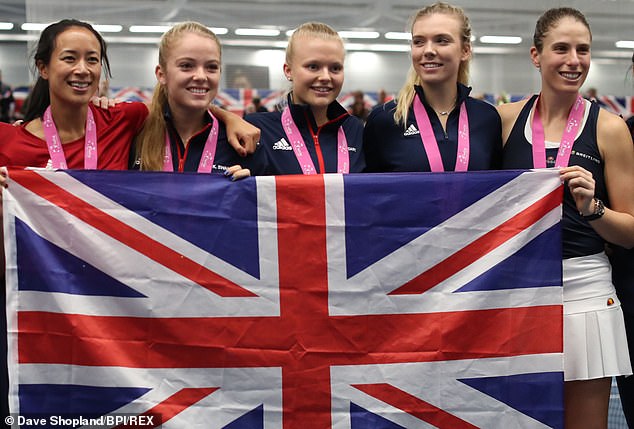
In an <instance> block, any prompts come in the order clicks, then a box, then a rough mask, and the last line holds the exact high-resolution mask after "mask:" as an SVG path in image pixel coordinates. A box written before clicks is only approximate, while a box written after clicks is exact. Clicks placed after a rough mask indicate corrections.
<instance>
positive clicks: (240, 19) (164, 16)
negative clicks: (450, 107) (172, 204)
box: [0, 0, 634, 57]
mask: <svg viewBox="0 0 634 429" xmlns="http://www.w3.org/2000/svg"><path fill="white" fill-rule="evenodd" d="M429 3H430V2H421V1H413V0H371V1H361V0H346V1H345V2H342V1H336V0H330V1H326V2H316V1H314V0H292V1H290V0H247V1H242V0H227V1H224V0H221V1H218V0H102V1H99V2H95V1H90V0H0V21H4V22H12V23H14V24H15V25H16V26H15V28H14V29H13V30H10V31H9V32H2V34H0V36H3V37H2V39H3V40H7V37H8V34H11V35H19V34H22V33H24V32H23V31H22V30H20V25H21V24H22V23H24V22H52V21H56V20H58V19H61V18H68V17H73V18H77V19H82V20H87V21H90V22H93V23H95V24H119V25H122V26H123V30H122V31H121V32H120V33H117V34H106V37H107V38H109V39H114V41H115V42H127V43H134V42H135V40H136V41H137V42H141V43H142V39H141V38H140V37H138V36H139V35H138V34H135V35H133V34H132V33H129V31H128V28H129V26H130V25H159V24H171V23H174V22H179V21H185V20H196V21H200V22H202V23H204V24H205V25H207V26H209V27H224V28H227V29H228V32H227V34H225V35H221V38H222V40H223V42H234V43H236V44H239V43H240V41H242V40H246V39H244V37H241V36H237V35H236V34H235V33H234V30H235V29H236V28H239V27H249V28H272V29H277V30H280V31H281V34H280V36H278V37H277V38H274V39H275V40H278V43H279V42H281V41H283V40H285V38H286V36H285V32H286V30H289V29H292V28H294V27H296V26H297V25H299V24H301V23H302V22H305V21H322V22H325V23H328V24H330V25H331V26H333V27H334V28H336V29H337V30H374V31H378V32H379V33H380V36H379V38H378V39H374V40H372V41H370V42H368V41H361V42H362V43H374V44H391V43H392V44H401V45H402V44H403V43H406V42H403V41H393V40H387V39H385V38H384V33H386V32H399V31H404V30H405V27H406V23H407V20H408V18H409V16H410V15H411V14H412V12H414V11H415V10H416V9H418V8H420V7H423V6H425V5H427V4H429ZM455 4H457V5H460V6H462V7H463V8H464V9H465V10H466V11H467V14H468V15H469V17H470V19H471V23H472V28H473V31H474V35H475V36H476V40H475V41H474V45H475V46H476V49H478V48H479V49H486V48H487V47H490V45H487V46H485V45H483V44H481V42H480V41H479V37H480V36H483V35H499V36H520V37H522V39H523V41H522V43H521V44H520V45H518V46H516V47H515V48H514V49H521V50H523V51H526V49H527V48H528V47H529V46H530V41H531V38H532V33H533V28H534V24H535V21H536V19H537V18H538V17H539V15H540V14H541V13H542V12H543V11H544V10H546V9H548V8H550V7H554V6H571V7H575V8H577V9H579V10H581V11H582V12H584V13H585V14H586V16H587V18H588V20H589V21H590V25H591V27H592V31H593V38H594V45H593V53H595V55H596V54H599V55H603V56H615V57H620V56H628V55H631V52H632V50H631V49H630V50H627V49H617V48H616V47H615V42H616V41H618V40H630V41H632V40H634V25H633V23H634V0H578V1H575V0H573V1H570V2H567V3H560V2H553V1H546V0H532V1H525V0H460V1H459V2H456V3H455ZM25 34H26V33H25ZM31 36H32V34H31ZM131 36H137V38H136V39H135V38H133V37H131ZM155 37H156V36H154V38H155ZM148 40H149V39H148ZM249 40H252V41H253V40H255V41H256V42H255V44H254V45H253V46H258V45H257V43H260V44H266V43H269V41H270V40H272V39H268V38H267V39H264V38H259V37H249ZM350 42H352V40H350ZM355 42H356V41H355Z"/></svg>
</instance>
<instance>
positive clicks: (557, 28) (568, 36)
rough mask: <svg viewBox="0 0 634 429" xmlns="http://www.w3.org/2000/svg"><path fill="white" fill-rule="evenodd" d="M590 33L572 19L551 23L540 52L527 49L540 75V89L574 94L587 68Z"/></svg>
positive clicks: (535, 49) (565, 18)
mask: <svg viewBox="0 0 634 429" xmlns="http://www.w3.org/2000/svg"><path fill="white" fill-rule="evenodd" d="M591 40H592V39H591V36H590V31H589V30H588V28H587V27H586V25H584V24H583V23H582V22H580V21H578V20H576V19H574V18H573V17H569V16H567V17H563V18H561V19H560V20H559V21H557V22H556V23H555V24H553V25H552V26H551V27H550V29H549V30H548V32H547V33H546V35H545V37H544V38H543V41H542V42H543V44H542V49H541V52H539V51H538V49H537V48H536V47H534V46H533V47H532V48H531V58H532V60H533V63H534V64H535V66H537V67H539V68H540V70H541V75H542V88H543V89H546V90H549V89H550V90H552V91H555V92H574V93H576V92H578V91H579V89H580V88H581V86H582V85H583V83H584V81H585V80H586V77H587V76H588V71H589V69H590V57H591V55H590V44H591Z"/></svg>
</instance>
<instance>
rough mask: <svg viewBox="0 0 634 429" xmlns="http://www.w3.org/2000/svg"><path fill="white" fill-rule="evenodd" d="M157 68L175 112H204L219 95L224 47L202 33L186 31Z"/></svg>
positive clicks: (159, 78)
mask: <svg viewBox="0 0 634 429" xmlns="http://www.w3.org/2000/svg"><path fill="white" fill-rule="evenodd" d="M164 63H165V64H163V65H158V66H157V67H156V78H157V80H158V81H159V82H160V83H161V84H162V85H164V86H165V88H166V90H167V99H168V102H169V105H170V109H172V111H189V112H191V113H200V112H204V111H206V110H207V109H208V108H209V104H210V103H211V102H212V100H213V99H214V98H215V96H216V94H217V93H218V84H219V82H220V47H219V46H218V43H217V42H216V41H215V40H213V39H211V38H210V37H207V36H205V35H202V34H198V33H192V32H186V33H183V34H182V35H181V36H180V37H179V38H178V39H177V40H175V41H174V42H173V43H172V44H171V45H170V48H169V52H167V54H166V55H165V58H164Z"/></svg>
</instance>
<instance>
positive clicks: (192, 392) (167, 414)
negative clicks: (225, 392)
mask: <svg viewBox="0 0 634 429" xmlns="http://www.w3.org/2000/svg"><path fill="white" fill-rule="evenodd" d="M216 390H218V388H217V387H205V388H194V387H187V388H184V389H181V390H179V391H178V392H176V393H174V394H173V395H172V396H170V397H169V398H167V399H166V400H164V401H163V402H161V403H160V404H158V405H156V406H154V407H152V408H150V409H149V410H148V411H146V412H144V413H142V414H140V415H139V416H137V417H136V418H137V419H138V418H139V417H141V419H139V420H140V423H139V424H132V425H120V426H117V427H116V428H115V429H141V428H143V429H146V428H156V427H160V426H161V425H162V424H163V423H165V422H167V421H168V420H170V419H171V418H172V417H174V416H176V415H178V414H180V413H181V412H183V410H185V409H187V408H189V407H191V406H192V405H194V404H195V403H196V402H198V401H200V400H202V399H203V398H206V397H207V396H209V395H211V394H212V393H214V392H215V391H216ZM158 416H160V420H158V421H154V420H153V419H152V420H153V422H152V425H151V426H150V425H149V424H147V425H146V424H143V423H142V422H143V421H144V419H143V417H148V420H149V418H150V417H158Z"/></svg>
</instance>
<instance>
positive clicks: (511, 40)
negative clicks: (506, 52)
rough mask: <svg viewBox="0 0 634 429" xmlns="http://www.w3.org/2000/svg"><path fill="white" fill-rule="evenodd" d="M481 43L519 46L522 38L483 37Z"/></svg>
mask: <svg viewBox="0 0 634 429" xmlns="http://www.w3.org/2000/svg"><path fill="white" fill-rule="evenodd" d="M480 43H500V44H503V45H518V44H520V43H522V38H521V37H517V36H482V37H480Z"/></svg>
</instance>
